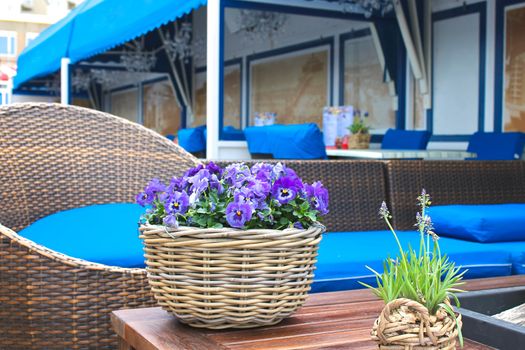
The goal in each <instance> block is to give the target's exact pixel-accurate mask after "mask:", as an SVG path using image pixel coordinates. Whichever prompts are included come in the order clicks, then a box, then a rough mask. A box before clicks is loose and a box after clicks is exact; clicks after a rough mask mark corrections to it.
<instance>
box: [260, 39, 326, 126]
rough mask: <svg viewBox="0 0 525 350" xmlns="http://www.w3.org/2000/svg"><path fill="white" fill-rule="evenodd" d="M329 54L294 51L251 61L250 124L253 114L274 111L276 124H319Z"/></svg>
mask: <svg viewBox="0 0 525 350" xmlns="http://www.w3.org/2000/svg"><path fill="white" fill-rule="evenodd" d="M328 65H329V53H328V51H327V50H326V49H321V51H317V52H308V53H304V52H303V53H298V54H297V55H294V56H287V57H285V58H272V59H268V60H263V61H261V62H254V63H253V64H252V67H251V75H252V80H251V103H250V111H251V112H250V125H254V116H255V113H266V112H272V113H276V114H277V119H276V123H279V124H300V123H316V124H318V125H319V127H321V126H322V112H323V107H325V106H326V105H328V87H329V86H328V84H329V79H328Z"/></svg>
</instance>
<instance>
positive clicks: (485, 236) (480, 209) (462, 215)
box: [430, 203, 525, 242]
mask: <svg viewBox="0 0 525 350" xmlns="http://www.w3.org/2000/svg"><path fill="white" fill-rule="evenodd" d="M430 216H431V217H432V221H433V222H434V231H435V232H436V233H437V234H438V235H440V236H447V237H454V238H458V239H465V240H469V241H475V242H510V241H525V203H517V204H468V205H467V204H455V205H440V206H435V207H432V208H430Z"/></svg>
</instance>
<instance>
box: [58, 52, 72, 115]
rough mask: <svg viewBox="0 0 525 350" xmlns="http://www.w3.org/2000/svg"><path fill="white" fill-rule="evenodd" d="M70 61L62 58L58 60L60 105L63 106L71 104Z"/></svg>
mask: <svg viewBox="0 0 525 350" xmlns="http://www.w3.org/2000/svg"><path fill="white" fill-rule="evenodd" d="M70 63H71V60H70V59H69V58H67V57H62V59H61V60H60V103H62V104H63V105H69V104H71V74H70Z"/></svg>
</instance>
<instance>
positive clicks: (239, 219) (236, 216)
mask: <svg viewBox="0 0 525 350" xmlns="http://www.w3.org/2000/svg"><path fill="white" fill-rule="evenodd" d="M251 217H252V207H251V206H250V205H249V204H247V203H237V202H232V203H230V204H228V206H227V207H226V221H228V224H229V225H230V226H231V227H235V228H243V227H244V225H245V224H246V222H248V221H250V219H251Z"/></svg>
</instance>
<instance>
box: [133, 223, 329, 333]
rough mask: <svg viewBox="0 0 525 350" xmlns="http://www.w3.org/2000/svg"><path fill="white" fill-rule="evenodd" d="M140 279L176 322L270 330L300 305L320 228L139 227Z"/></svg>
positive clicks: (309, 278)
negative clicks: (143, 270)
mask: <svg viewBox="0 0 525 350" xmlns="http://www.w3.org/2000/svg"><path fill="white" fill-rule="evenodd" d="M140 231H141V236H140V237H141V238H142V239H143V242H144V246H145V247H144V251H145V257H146V265H147V272H148V279H149V283H150V286H151V290H152V292H153V294H154V296H155V298H156V299H157V301H158V303H159V304H160V305H161V306H162V308H164V309H165V310H167V311H169V312H171V313H173V314H174V315H175V316H177V317H178V318H179V320H180V321H182V322H184V323H186V324H188V325H191V326H194V327H204V328H212V329H220V328H249V327H257V326H263V325H271V324H275V323H278V322H279V321H281V320H282V319H284V318H285V317H288V316H290V315H291V314H292V313H294V312H295V311H296V310H297V309H298V308H299V307H301V306H302V305H303V303H304V301H305V300H306V297H307V293H308V291H309V290H310V284H311V283H312V279H313V271H314V268H315V266H314V265H315V263H316V261H317V260H316V257H317V248H318V244H319V241H320V240H321V234H322V232H323V231H324V227H322V226H320V225H319V226H317V225H316V226H312V227H310V228H309V229H307V230H300V229H286V230H282V231H280V230H244V231H243V230H236V229H231V228H222V229H201V228H194V227H180V228H178V229H169V228H166V227H164V226H152V225H143V226H141V228H140Z"/></svg>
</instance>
